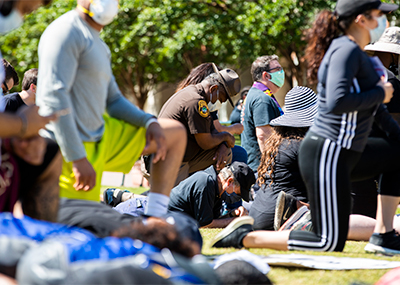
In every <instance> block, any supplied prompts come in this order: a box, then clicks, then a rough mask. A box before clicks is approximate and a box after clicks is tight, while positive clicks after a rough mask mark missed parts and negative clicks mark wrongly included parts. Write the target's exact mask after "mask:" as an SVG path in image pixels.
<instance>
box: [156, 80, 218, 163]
mask: <svg viewBox="0 0 400 285" xmlns="http://www.w3.org/2000/svg"><path fill="white" fill-rule="evenodd" d="M158 117H159V118H169V119H174V120H178V121H179V122H181V123H182V124H183V125H184V126H185V128H186V131H187V135H188V142H187V146H186V152H185V156H184V157H183V161H184V162H186V161H190V160H191V159H192V158H193V157H194V156H195V155H196V154H198V153H199V152H201V151H202V150H203V149H202V148H201V147H200V146H199V145H198V144H197V142H196V139H195V137H194V135H195V134H201V133H211V131H212V130H213V129H214V125H213V123H212V119H211V117H210V112H209V110H208V106H207V102H206V99H205V92H204V88H203V86H202V85H201V84H197V85H189V86H187V87H185V88H184V89H182V90H180V91H178V92H177V93H175V94H174V95H172V96H171V98H169V99H168V101H167V102H165V104H164V106H163V107H162V109H161V111H160V114H159V116H158Z"/></svg>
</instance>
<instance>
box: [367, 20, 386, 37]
mask: <svg viewBox="0 0 400 285" xmlns="http://www.w3.org/2000/svg"><path fill="white" fill-rule="evenodd" d="M374 18H375V20H376V21H377V22H378V26H377V27H376V28H375V29H372V30H369V36H370V43H371V44H373V43H374V42H377V41H378V40H379V38H380V37H381V36H382V35H383V33H384V32H385V29H386V15H382V16H380V17H374Z"/></svg>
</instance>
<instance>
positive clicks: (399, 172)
mask: <svg viewBox="0 0 400 285" xmlns="http://www.w3.org/2000/svg"><path fill="white" fill-rule="evenodd" d="M397 8H398V5H393V4H385V3H381V2H380V1H379V0H338V1H337V4H336V9H335V12H334V13H332V12H330V11H323V12H321V13H320V14H319V15H318V17H317V19H316V21H315V23H314V25H313V28H312V29H311V30H310V33H309V35H308V36H309V39H308V40H309V41H308V42H309V45H308V47H307V50H306V59H307V62H308V76H309V78H310V79H312V80H314V81H317V79H318V87H317V91H318V115H317V117H316V118H315V120H314V124H313V126H312V127H311V128H310V130H309V132H308V133H307V135H306V137H305V138H304V140H303V142H302V144H301V145H300V149H299V157H298V159H299V167H300V171H301V175H302V178H303V180H304V183H305V185H306V188H307V195H308V199H309V203H310V210H311V218H312V224H313V232H308V231H290V232H289V231H280V232H272V231H252V228H251V227H250V226H249V224H252V223H253V222H254V221H251V220H249V218H247V220H246V218H245V217H242V218H238V219H237V221H236V222H235V223H233V225H230V228H229V229H226V230H224V231H222V232H221V233H219V234H218V235H217V236H216V237H215V239H214V241H213V246H214V247H227V246H235V247H238V248H240V247H242V246H244V247H259V248H273V249H280V250H287V249H295V250H316V251H342V250H343V248H344V245H345V242H346V238H347V233H348V227H349V215H350V210H351V209H350V208H351V201H350V187H351V186H350V185H351V184H350V182H351V181H355V180H364V179H367V178H371V177H376V176H377V175H379V176H380V178H379V190H378V207H377V216H376V225H375V229H374V234H372V236H371V238H370V241H369V243H368V244H367V246H366V248H365V249H366V250H367V251H369V252H384V253H395V254H400V236H399V235H398V234H397V233H396V232H395V231H394V230H393V225H392V224H393V217H394V214H395V211H396V209H397V206H398V204H399V201H400V163H399V162H400V128H399V126H398V124H397V123H396V122H395V121H394V120H393V118H392V117H391V116H390V115H389V113H388V111H387V109H386V107H385V106H384V105H383V104H382V103H387V102H389V101H390V99H391V97H392V93H393V87H392V85H391V84H390V83H385V82H384V81H383V80H382V77H381V75H382V74H381V73H380V71H382V69H384V67H383V66H382V67H380V66H379V64H376V63H375V64H374V63H373V60H371V59H370V58H369V57H368V56H367V55H366V53H365V52H364V50H363V49H364V47H365V46H366V45H367V44H368V43H370V42H375V41H377V40H378V39H379V37H380V35H382V33H383V32H384V30H385V28H386V22H387V20H386V16H385V15H384V14H383V13H388V12H391V11H393V10H396V9H397ZM340 33H341V34H342V35H341V36H340V37H339V36H338V35H339V34H340ZM317 71H318V73H317ZM374 120H375V122H376V123H377V125H379V127H380V128H381V129H382V130H383V131H384V132H385V133H386V134H387V137H386V138H369V137H368V135H369V133H370V131H371V126H372V123H373V121H374Z"/></svg>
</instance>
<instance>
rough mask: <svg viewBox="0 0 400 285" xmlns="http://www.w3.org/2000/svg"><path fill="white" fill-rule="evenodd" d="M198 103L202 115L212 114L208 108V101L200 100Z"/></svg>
mask: <svg viewBox="0 0 400 285" xmlns="http://www.w3.org/2000/svg"><path fill="white" fill-rule="evenodd" d="M198 104H199V109H198V112H199V114H200V116H202V117H204V118H207V117H208V116H209V115H210V111H209V110H208V106H207V103H206V101H204V100H200V101H199V103H198Z"/></svg>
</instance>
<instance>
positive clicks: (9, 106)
mask: <svg viewBox="0 0 400 285" xmlns="http://www.w3.org/2000/svg"><path fill="white" fill-rule="evenodd" d="M3 99H4V103H5V106H6V108H5V111H7V112H13V113H15V112H16V111H17V110H18V108H19V107H21V106H24V105H25V106H26V104H25V102H24V101H23V100H22V98H21V96H19V94H18V92H15V93H11V94H8V95H6V96H4V97H3Z"/></svg>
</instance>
